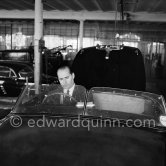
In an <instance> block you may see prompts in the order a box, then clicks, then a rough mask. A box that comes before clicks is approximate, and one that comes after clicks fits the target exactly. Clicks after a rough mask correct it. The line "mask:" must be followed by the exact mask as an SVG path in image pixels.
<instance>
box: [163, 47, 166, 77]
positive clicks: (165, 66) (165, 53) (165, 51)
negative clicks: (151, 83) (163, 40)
mask: <svg viewBox="0 0 166 166" xmlns="http://www.w3.org/2000/svg"><path fill="white" fill-rule="evenodd" d="M163 78H164V79H166V44H164V66H163Z"/></svg>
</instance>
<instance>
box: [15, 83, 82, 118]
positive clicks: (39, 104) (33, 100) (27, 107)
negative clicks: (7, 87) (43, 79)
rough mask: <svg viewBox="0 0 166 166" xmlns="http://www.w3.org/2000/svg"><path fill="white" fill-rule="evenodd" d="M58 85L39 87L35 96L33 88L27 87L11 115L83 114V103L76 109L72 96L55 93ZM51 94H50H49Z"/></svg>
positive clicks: (31, 86)
mask: <svg viewBox="0 0 166 166" xmlns="http://www.w3.org/2000/svg"><path fill="white" fill-rule="evenodd" d="M59 87H60V85H59V84H53V85H41V86H40V87H39V93H38V94H36V92H35V86H34V85H28V86H26V88H25V89H24V91H23V93H22V94H21V96H20V98H19V99H18V101H17V103H16V105H15V108H14V110H13V113H23V114H41V113H48V114H52V115H55V114H73V115H75V114H76V115H77V114H78V113H79V114H83V107H84V103H83V105H82V106H81V109H80V108H78V107H79V106H78V107H76V105H77V104H78V102H77V100H76V99H75V98H73V97H72V96H70V95H68V94H65V93H61V92H57V91H56V90H57V89H58V88H59ZM50 92H51V93H50Z"/></svg>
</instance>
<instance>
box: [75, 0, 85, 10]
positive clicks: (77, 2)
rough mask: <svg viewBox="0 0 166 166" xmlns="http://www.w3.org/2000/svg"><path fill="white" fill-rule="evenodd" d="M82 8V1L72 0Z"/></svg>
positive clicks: (83, 8)
mask: <svg viewBox="0 0 166 166" xmlns="http://www.w3.org/2000/svg"><path fill="white" fill-rule="evenodd" d="M73 1H74V2H75V3H76V4H77V5H78V6H79V7H80V8H81V9H82V10H85V9H86V8H85V6H84V5H83V4H82V3H80V2H79V1H78V0H73Z"/></svg>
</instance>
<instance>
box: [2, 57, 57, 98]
mask: <svg viewBox="0 0 166 166" xmlns="http://www.w3.org/2000/svg"><path fill="white" fill-rule="evenodd" d="M41 79H42V83H44V84H46V83H48V84H51V83H54V82H56V81H57V78H56V77H51V76H46V75H44V74H43V75H42V78H41ZM30 82H31V83H33V82H34V68H33V64H31V63H29V62H21V61H10V60H6V61H5V60H1V61H0V96H6V97H18V96H19V94H20V93H21V91H22V89H23V88H24V86H25V83H30Z"/></svg>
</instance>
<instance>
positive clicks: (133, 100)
mask: <svg viewBox="0 0 166 166" xmlns="http://www.w3.org/2000/svg"><path fill="white" fill-rule="evenodd" d="M57 87H58V85H51V86H48V85H42V86H41V87H40V92H39V94H35V90H34V86H32V85H28V86H26V88H25V89H24V91H23V93H22V94H21V96H20V98H19V99H18V100H17V103H16V105H15V107H14V108H13V110H12V111H11V112H10V114H8V115H7V116H6V117H4V118H3V119H1V120H0V149H1V150H0V156H1V165H11V164H12V165H32V166H33V165H47V166H48V165H53V164H54V165H72V166H73V165H75V166H77V165H86V166H90V165H97V166H100V165H101V166H103V165H105V166H106V165H109V166H115V165H116V166H133V165H135V166H140V165H141V166H156V165H157V166H165V162H166V106H165V101H164V98H163V96H160V95H156V94H152V93H147V92H141V91H134V90H125V89H118V88H107V87H93V88H91V89H90V90H89V91H88V93H87V99H86V100H85V101H84V102H83V103H80V102H77V100H76V99H74V98H72V97H71V96H69V95H67V94H63V93H54V94H53V93H51V94H52V95H54V99H56V100H54V101H52V100H51V99H52V96H50V95H48V94H50V93H49V92H50V91H52V90H53V89H55V88H57Z"/></svg>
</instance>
